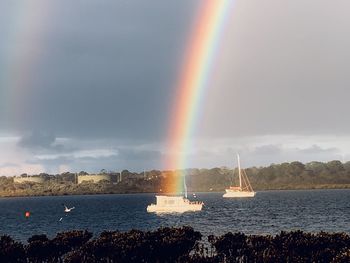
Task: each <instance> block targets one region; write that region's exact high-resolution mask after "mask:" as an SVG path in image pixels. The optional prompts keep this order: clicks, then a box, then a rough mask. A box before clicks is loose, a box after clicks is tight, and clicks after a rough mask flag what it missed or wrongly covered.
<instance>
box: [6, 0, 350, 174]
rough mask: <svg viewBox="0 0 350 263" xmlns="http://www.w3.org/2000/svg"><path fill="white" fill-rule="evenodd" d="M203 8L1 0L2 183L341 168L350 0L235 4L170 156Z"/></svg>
mask: <svg viewBox="0 0 350 263" xmlns="http://www.w3.org/2000/svg"><path fill="white" fill-rule="evenodd" d="M205 1H211V0H203V1H196V0H177V1H164V0H152V1H137V0H103V1H92V0H84V1H83V0H77V1H68V0H32V1H30V4H29V3H26V2H25V1H19V0H3V1H1V2H0V35H1V41H0V175H18V174H21V173H28V174H35V173H40V172H48V173H62V172H66V171H73V172H79V171H82V170H83V171H87V172H91V173H92V172H98V171H100V170H101V169H106V170H111V171H119V170H123V169H128V170H131V171H142V170H150V169H166V168H167V167H163V165H164V159H166V158H167V157H169V155H176V154H183V155H185V156H186V159H187V160H188V161H187V165H188V166H189V167H193V168H194V167H196V168H211V167H221V166H227V167H233V166H235V165H236V164H235V154H236V153H237V152H238V153H240V155H241V161H242V165H243V166H246V167H248V166H265V165H269V164H271V163H281V162H290V161H296V160H297V161H302V162H310V161H330V160H334V159H338V160H341V161H348V160H350V135H349V131H350V123H349V122H348V121H347V117H346V116H347V113H348V112H349V109H350V106H349V105H350V104H349V103H348V98H349V97H350V89H349V86H350V85H349V84H350V77H349V76H350V74H349V68H350V67H349V63H350V57H349V56H350V53H349V52H348V47H349V46H350V26H349V25H350V17H349V16H348V13H349V10H350V2H349V1H347V0H337V1H331V0H309V1H305V0H287V1H283V2H282V1H279V0H265V1H261V0H251V1H244V0H236V1H235V3H234V8H233V9H232V11H231V12H230V14H229V18H228V20H227V23H226V24H225V27H224V32H223V37H222V39H220V40H219V45H218V47H217V50H216V51H215V57H214V60H213V63H212V65H211V67H210V69H211V70H210V72H209V75H208V79H209V84H208V88H207V91H206V93H205V94H204V96H203V99H202V100H201V103H200V105H199V109H198V112H199V113H198V116H196V119H195V122H196V124H195V129H194V131H193V134H194V135H193V138H191V145H192V147H191V148H189V150H188V152H181V153H176V152H173V151H171V150H170V149H167V147H166V146H167V145H168V144H167V141H166V140H167V132H168V125H169V123H170V122H171V120H172V117H173V116H171V105H172V102H173V99H174V96H175V94H176V82H177V81H178V76H179V72H181V68H182V67H183V63H184V59H185V58H184V54H185V50H186V47H187V46H188V45H189V41H190V39H191V37H190V33H191V32H192V31H191V29H192V25H193V24H194V23H195V18H196V13H197V12H198V10H200V7H201V5H203V2H205Z"/></svg>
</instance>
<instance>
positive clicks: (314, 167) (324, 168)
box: [0, 161, 350, 196]
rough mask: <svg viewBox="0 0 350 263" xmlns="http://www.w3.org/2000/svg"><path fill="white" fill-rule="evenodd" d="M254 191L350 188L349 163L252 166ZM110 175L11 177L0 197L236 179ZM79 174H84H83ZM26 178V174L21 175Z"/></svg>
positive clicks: (0, 184)
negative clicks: (90, 179)
mask: <svg viewBox="0 0 350 263" xmlns="http://www.w3.org/2000/svg"><path fill="white" fill-rule="evenodd" d="M245 171H246V173H247V175H248V177H249V179H250V182H251V184H252V186H253V188H254V189H255V190H258V191H259V190H273V189H320V188H350V162H346V163H341V162H340V161H331V162H327V163H321V162H310V163H306V164H303V163H300V162H291V163H282V164H271V165H270V166H268V167H251V168H247V169H245ZM101 173H108V174H110V175H111V178H112V180H111V181H102V182H99V183H92V182H83V183H82V184H79V185H78V184H76V175H75V174H74V173H69V172H67V173H62V174H57V175H49V174H39V175H37V176H40V177H43V178H45V182H44V183H42V184H37V183H31V182H26V183H14V181H13V177H5V176H2V177H0V196H34V195H71V194H114V193H150V192H153V193H154V192H162V191H164V189H165V188H169V187H165V185H168V186H169V184H173V183H176V182H177V181H178V179H175V178H174V177H178V176H181V175H183V174H186V183H187V187H188V190H189V191H195V192H198V191H203V192H208V191H224V189H225V188H226V187H228V186H229V185H230V184H231V183H232V182H233V183H234V182H235V180H234V179H233V178H237V169H235V170H232V169H229V168H225V167H221V168H213V169H188V170H185V171H163V172H162V171H157V170H153V171H147V172H145V173H133V172H129V171H127V170H124V171H122V181H120V180H119V173H115V172H107V171H105V170H101ZM80 174H87V173H86V172H84V171H82V172H80ZM22 176H26V175H22Z"/></svg>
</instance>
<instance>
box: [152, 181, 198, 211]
mask: <svg viewBox="0 0 350 263" xmlns="http://www.w3.org/2000/svg"><path fill="white" fill-rule="evenodd" d="M184 190H185V193H184V196H168V195H156V203H155V204H150V205H148V206H147V212H149V213H183V212H195V211H201V210H202V208H203V202H198V201H190V200H188V199H187V187H186V181H185V179H184Z"/></svg>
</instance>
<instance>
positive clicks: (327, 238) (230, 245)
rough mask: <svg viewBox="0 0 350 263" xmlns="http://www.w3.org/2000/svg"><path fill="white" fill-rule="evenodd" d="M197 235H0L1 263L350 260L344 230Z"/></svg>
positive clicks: (185, 230)
mask: <svg viewBox="0 0 350 263" xmlns="http://www.w3.org/2000/svg"><path fill="white" fill-rule="evenodd" d="M206 239H207V242H206V243H204V242H202V241H203V240H202V234H201V233H200V232H198V231H195V230H193V228H191V227H188V226H183V227H180V228H169V227H165V228H159V229H158V230H155V231H140V230H131V231H128V232H119V231H104V232H102V233H101V234H100V235H99V236H97V237H95V238H93V234H92V233H91V232H88V231H86V230H85V231H82V230H72V231H68V232H62V233H58V234H57V235H56V236H55V237H54V238H52V239H49V238H48V237H47V236H46V235H34V236H32V237H30V238H29V239H28V240H27V243H25V244H23V243H21V242H18V241H15V240H14V239H12V238H11V237H10V236H7V235H3V236H1V237H0V262H23V263H24V262H25V263H39V262H46V263H51V262H67V263H76V262H77V263H78V262H82V263H87V262H101V263H111V262H189V263H191V262H193V263H195V262H202V263H213V262H232V263H236V262H237V263H238V262H240V263H248V262H266V263H268V262H310V263H311V262H333V263H342V262H344V263H345V262H349V261H350V237H349V235H348V234H345V233H326V232H320V233H313V234H312V233H304V232H302V231H291V232H281V233H280V234H278V235H275V236H271V235H245V234H243V233H239V232H238V233H231V232H229V233H227V234H224V235H222V236H214V235H210V236H208V237H207V238H206Z"/></svg>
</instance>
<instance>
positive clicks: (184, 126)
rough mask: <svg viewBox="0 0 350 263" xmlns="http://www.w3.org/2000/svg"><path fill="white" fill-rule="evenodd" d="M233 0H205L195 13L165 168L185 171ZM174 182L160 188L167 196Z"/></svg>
mask: <svg viewBox="0 0 350 263" xmlns="http://www.w3.org/2000/svg"><path fill="white" fill-rule="evenodd" d="M234 2H235V1H234V0H207V1H203V4H202V5H201V6H200V8H199V10H198V14H197V16H196V18H195V21H194V25H193V30H192V31H191V32H190V37H189V38H188V39H189V41H188V43H189V44H188V45H187V50H186V52H185V54H184V55H185V56H184V59H183V64H182V65H181V70H180V75H179V78H178V79H179V81H178V83H177V86H176V89H175V90H176V94H175V100H174V103H173V104H172V109H171V115H170V118H169V120H170V121H171V123H170V125H169V131H168V146H167V150H169V151H170V152H171V153H170V154H169V155H168V157H167V158H166V160H165V164H164V166H165V167H166V169H176V170H178V169H185V168H186V165H187V163H186V153H188V152H189V151H190V150H191V139H192V136H193V133H194V130H195V127H196V118H197V117H198V111H199V109H200V107H199V106H200V104H201V102H202V100H203V96H204V94H205V93H206V89H207V88H208V86H209V85H208V82H209V80H210V73H211V69H212V65H213V62H214V59H215V57H216V53H217V51H218V46H219V43H220V40H221V39H222V35H223V32H224V28H225V25H226V21H227V19H228V17H229V14H230V13H231V10H232V8H233V4H234ZM175 178H176V179H175V181H176V182H175V183H172V184H169V185H164V186H163V188H164V191H165V192H167V193H179V192H181V191H182V189H183V179H182V176H176V177H175Z"/></svg>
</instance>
